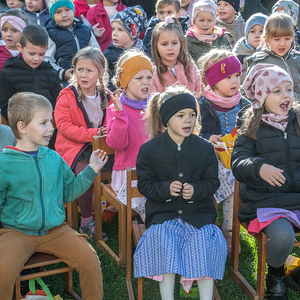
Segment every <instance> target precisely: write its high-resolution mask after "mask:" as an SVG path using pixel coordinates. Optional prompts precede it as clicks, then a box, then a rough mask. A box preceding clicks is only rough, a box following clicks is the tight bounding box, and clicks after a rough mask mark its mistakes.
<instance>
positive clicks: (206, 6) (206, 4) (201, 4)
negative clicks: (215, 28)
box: [192, 0, 217, 23]
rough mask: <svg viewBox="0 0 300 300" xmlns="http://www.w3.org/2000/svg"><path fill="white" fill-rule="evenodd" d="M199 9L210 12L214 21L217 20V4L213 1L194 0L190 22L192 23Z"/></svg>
mask: <svg viewBox="0 0 300 300" xmlns="http://www.w3.org/2000/svg"><path fill="white" fill-rule="evenodd" d="M201 11H208V12H211V13H212V15H213V17H214V21H215V23H216V21H217V5H216V4H215V3H214V1H212V0H201V1H197V2H195V4H194V5H193V12H192V23H194V21H195V19H196V16H197V14H198V13H199V12H201Z"/></svg>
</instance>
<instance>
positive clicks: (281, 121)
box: [261, 113, 289, 132]
mask: <svg viewBox="0 0 300 300" xmlns="http://www.w3.org/2000/svg"><path fill="white" fill-rule="evenodd" d="M288 119H289V116H288V115H287V116H282V115H277V114H273V113H269V114H262V115H261V120H262V121H264V122H265V123H267V124H270V125H271V126H273V127H275V128H277V129H279V130H282V131H283V132H284V131H285V128H286V125H287V123H288Z"/></svg>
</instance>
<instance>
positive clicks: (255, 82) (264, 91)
mask: <svg viewBox="0 0 300 300" xmlns="http://www.w3.org/2000/svg"><path fill="white" fill-rule="evenodd" d="M284 81H289V82H290V83H291V84H292V85H293V86H294V84H293V80H292V79H291V77H290V75H289V74H288V73H287V72H286V71H285V70H283V69H281V68H280V67H278V66H276V65H272V64H257V65H255V66H254V67H253V68H252V69H251V70H250V72H249V74H248V75H247V77H246V79H245V81H244V84H243V88H244V90H245V92H246V94H247V96H248V98H249V99H253V100H256V101H255V102H254V103H252V106H253V108H254V109H258V108H261V107H262V106H263V104H264V102H265V100H266V98H267V97H268V95H269V94H270V93H271V91H272V90H273V89H274V88H275V87H276V86H277V85H278V84H281V83H282V82H284Z"/></svg>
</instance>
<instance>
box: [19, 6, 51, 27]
mask: <svg viewBox="0 0 300 300" xmlns="http://www.w3.org/2000/svg"><path fill="white" fill-rule="evenodd" d="M23 10H24V11H25V13H26V15H27V18H28V20H29V23H30V24H37V25H41V26H43V27H45V24H46V23H47V22H48V21H49V20H50V19H51V15H50V13H49V9H48V8H45V9H43V10H41V11H39V12H32V11H29V10H28V9H27V7H26V6H25V7H24V9H23Z"/></svg>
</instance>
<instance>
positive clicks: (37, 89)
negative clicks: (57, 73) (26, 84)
mask: <svg viewBox="0 0 300 300" xmlns="http://www.w3.org/2000/svg"><path fill="white" fill-rule="evenodd" d="M33 76H34V84H35V89H36V93H37V94H38V93H39V88H38V84H37V80H36V75H35V69H34V70H33Z"/></svg>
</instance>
